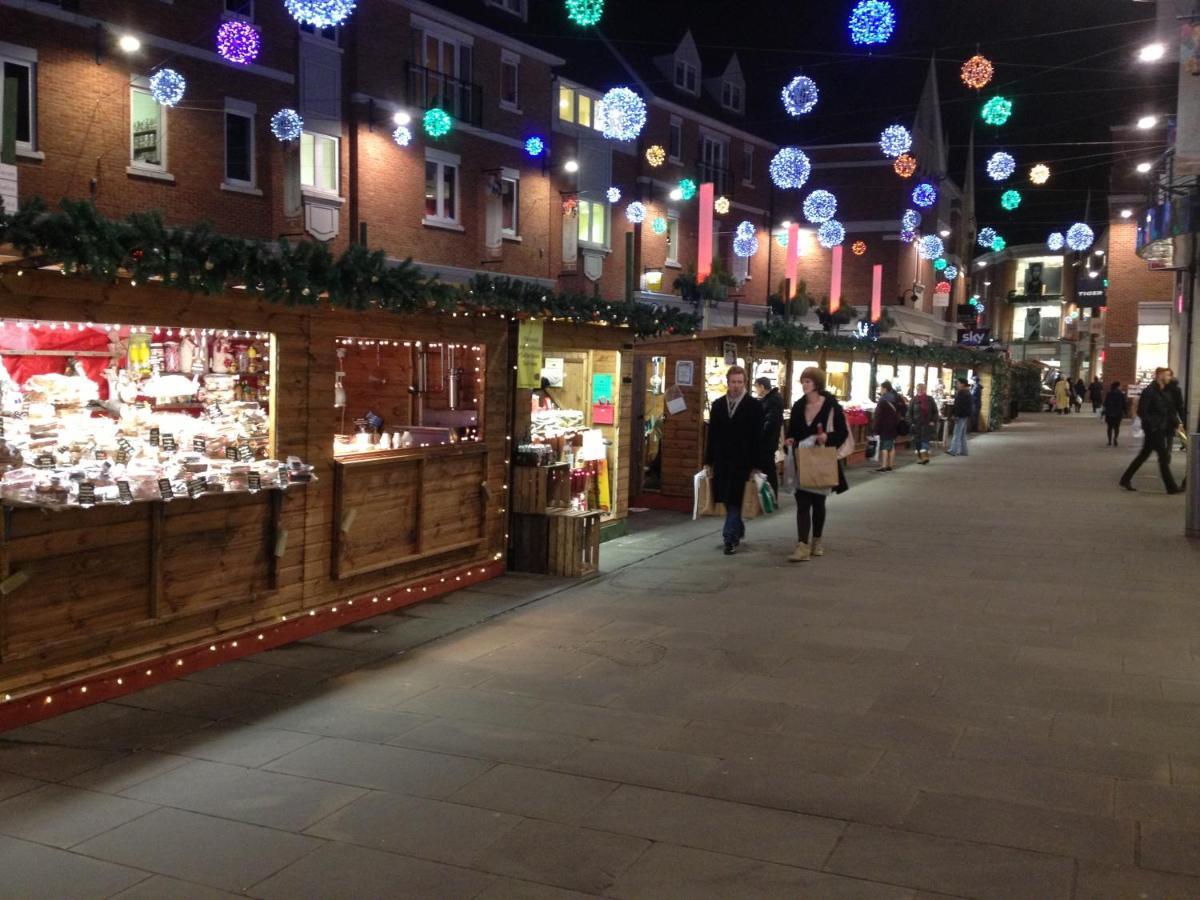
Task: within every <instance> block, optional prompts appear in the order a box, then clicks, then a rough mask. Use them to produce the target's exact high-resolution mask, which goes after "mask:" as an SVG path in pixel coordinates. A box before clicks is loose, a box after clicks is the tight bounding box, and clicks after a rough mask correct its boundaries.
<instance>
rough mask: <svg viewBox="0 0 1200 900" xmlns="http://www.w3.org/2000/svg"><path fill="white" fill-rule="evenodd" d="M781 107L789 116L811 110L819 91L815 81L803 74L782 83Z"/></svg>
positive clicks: (818, 96) (800, 114) (799, 114)
mask: <svg viewBox="0 0 1200 900" xmlns="http://www.w3.org/2000/svg"><path fill="white" fill-rule="evenodd" d="M781 96H782V97H783V108H784V109H786V110H787V114H788V115H789V116H802V115H804V114H805V113H810V112H812V111H813V107H815V106H816V105H817V100H818V99H820V97H821V92H820V91H819V90H817V83H816V82H815V81H813V80H812V79H811V78H808V77H806V76H804V75H797V76H796V77H795V78H793V79H792V80H791V81H789V82H788V83H787V84H786V85H784V88H783V92H782V95H781Z"/></svg>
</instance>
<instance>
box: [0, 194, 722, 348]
mask: <svg viewBox="0 0 1200 900" xmlns="http://www.w3.org/2000/svg"><path fill="white" fill-rule="evenodd" d="M0 244H11V245H13V246H14V247H15V248H16V249H17V251H18V252H20V253H21V254H22V255H23V256H24V257H26V259H25V261H24V263H23V264H24V265H26V266H47V265H53V264H60V265H61V266H62V267H63V271H64V272H65V273H66V274H68V275H79V276H86V277H91V278H94V279H96V280H99V281H105V282H112V281H115V280H116V279H117V278H118V277H119V276H124V275H127V276H128V277H129V278H131V279H132V280H133V281H134V282H147V281H150V280H151V279H153V280H156V281H158V282H160V283H161V284H162V285H163V286H165V287H170V288H175V289H178V290H184V291H187V292H189V293H200V294H208V295H212V294H220V293H223V292H225V291H226V290H228V289H229V288H231V287H233V286H235V285H236V286H243V285H244V286H245V295H246V296H247V297H248V298H252V299H260V298H261V299H265V300H267V301H269V302H271V303H284V304H287V305H288V306H317V305H320V304H322V303H328V304H329V305H330V306H333V307H339V308H345V309H353V310H367V309H384V310H390V311H392V312H395V313H415V312H429V311H432V312H466V313H473V312H481V313H482V312H493V311H494V312H497V313H503V314H505V315H509V316H513V317H516V318H529V317H545V318H556V319H566V320H568V321H570V322H576V323H583V322H587V323H605V324H610V325H627V326H629V327H630V328H632V329H633V330H634V331H635V332H636V333H637V334H638V335H639V336H643V337H646V336H653V335H660V334H664V333H665V334H690V333H691V332H693V331H695V330H696V328H697V326H698V325H699V319H698V317H697V316H695V315H693V314H691V313H685V312H682V311H680V310H677V309H661V310H660V309H656V308H654V307H650V306H646V305H644V304H639V303H633V304H629V303H625V302H624V301H618V302H610V301H605V300H602V299H600V298H598V297H590V296H587V295H583V294H562V293H558V292H555V291H550V290H547V289H545V288H542V287H540V286H538V285H536V284H532V283H530V282H527V281H521V280H519V279H513V278H492V277H489V276H486V275H480V276H478V277H476V278H475V279H474V281H472V282H471V283H470V284H468V285H466V286H460V285H448V284H443V283H442V282H440V281H439V280H438V279H437V278H436V277H427V276H425V274H424V273H422V272H421V270H420V269H419V268H418V267H417V266H416V265H414V264H413V261H412V259H411V258H409V259H406V260H404V261H402V262H399V263H390V262H389V261H388V259H387V256H386V255H385V254H384V252H383V251H382V250H369V249H367V248H366V247H363V246H360V245H357V244H354V245H351V246H350V247H349V249H347V250H346V251H345V252H344V253H342V254H341V255H340V256H338V257H336V258H335V257H334V255H333V253H332V252H330V250H329V248H328V247H327V246H326V245H325V244H321V243H317V242H315V241H307V240H305V241H300V242H298V243H295V244H292V243H289V242H288V241H286V240H280V241H279V242H278V243H277V244H274V245H268V244H265V243H263V242H262V241H247V240H243V239H241V238H235V237H228V236H225V235H221V234H218V233H216V232H215V231H213V230H212V228H210V227H209V226H208V225H205V224H200V225H197V226H195V227H193V228H188V229H183V228H168V227H167V226H166V225H164V224H163V221H162V217H161V216H160V215H158V214H157V213H134V214H132V215H130V216H128V217H127V218H125V219H124V220H120V221H117V220H112V219H107V218H105V217H104V216H101V215H100V214H99V213H98V212H97V211H96V208H95V206H94V205H92V203H91V202H90V201H84V200H63V201H62V202H61V203H60V204H59V208H58V209H57V210H50V209H49V208H47V206H46V205H45V203H44V202H43V201H41V200H40V199H34V200H31V201H29V202H28V203H26V204H25V205H24V206H22V207H21V208H20V209H19V210H16V211H15V212H13V213H3V212H0Z"/></svg>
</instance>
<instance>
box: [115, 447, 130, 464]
mask: <svg viewBox="0 0 1200 900" xmlns="http://www.w3.org/2000/svg"><path fill="white" fill-rule="evenodd" d="M128 464H129V451H128V450H126V449H125V448H124V447H122V448H121V449H120V450H118V451H117V465H119V466H124V465H128Z"/></svg>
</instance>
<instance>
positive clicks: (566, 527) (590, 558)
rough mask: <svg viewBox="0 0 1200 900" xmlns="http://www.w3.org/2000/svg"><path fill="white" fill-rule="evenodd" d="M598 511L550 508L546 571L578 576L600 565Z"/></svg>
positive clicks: (589, 572) (570, 576)
mask: <svg viewBox="0 0 1200 900" xmlns="http://www.w3.org/2000/svg"><path fill="white" fill-rule="evenodd" d="M601 515H602V513H601V512H600V510H594V511H592V512H580V511H578V510H574V509H562V510H553V511H551V512H550V513H548V514H547V515H546V518H547V519H548V520H549V522H550V528H549V535H548V537H549V542H548V543H549V554H548V558H547V561H546V569H547V574H550V575H565V576H567V577H569V578H577V577H579V576H581V575H590V574H592V573H593V572H595V571H596V569H597V567H598V566H599V565H600V517H601Z"/></svg>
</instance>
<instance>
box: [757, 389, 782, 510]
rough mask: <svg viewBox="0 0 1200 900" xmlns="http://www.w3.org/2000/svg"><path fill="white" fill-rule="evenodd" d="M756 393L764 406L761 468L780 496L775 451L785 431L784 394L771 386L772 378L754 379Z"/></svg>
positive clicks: (776, 494)
mask: <svg viewBox="0 0 1200 900" xmlns="http://www.w3.org/2000/svg"><path fill="white" fill-rule="evenodd" d="M754 393H755V394H756V395H757V397H758V402H759V403H761V404H762V408H763V445H762V460H761V462H760V463H759V466H758V467H759V468H760V469H762V470H763V471H764V472H766V473H767V481H768V482H770V484H771V490H773V491H774V492H775V496H776V497H778V496H779V466H777V465H776V464H775V452H776V451H777V450H778V449H779V436H780V435H781V434H782V433H783V395H782V394H780V393H779V388H777V387H771V379H769V378H756V379H754Z"/></svg>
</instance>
